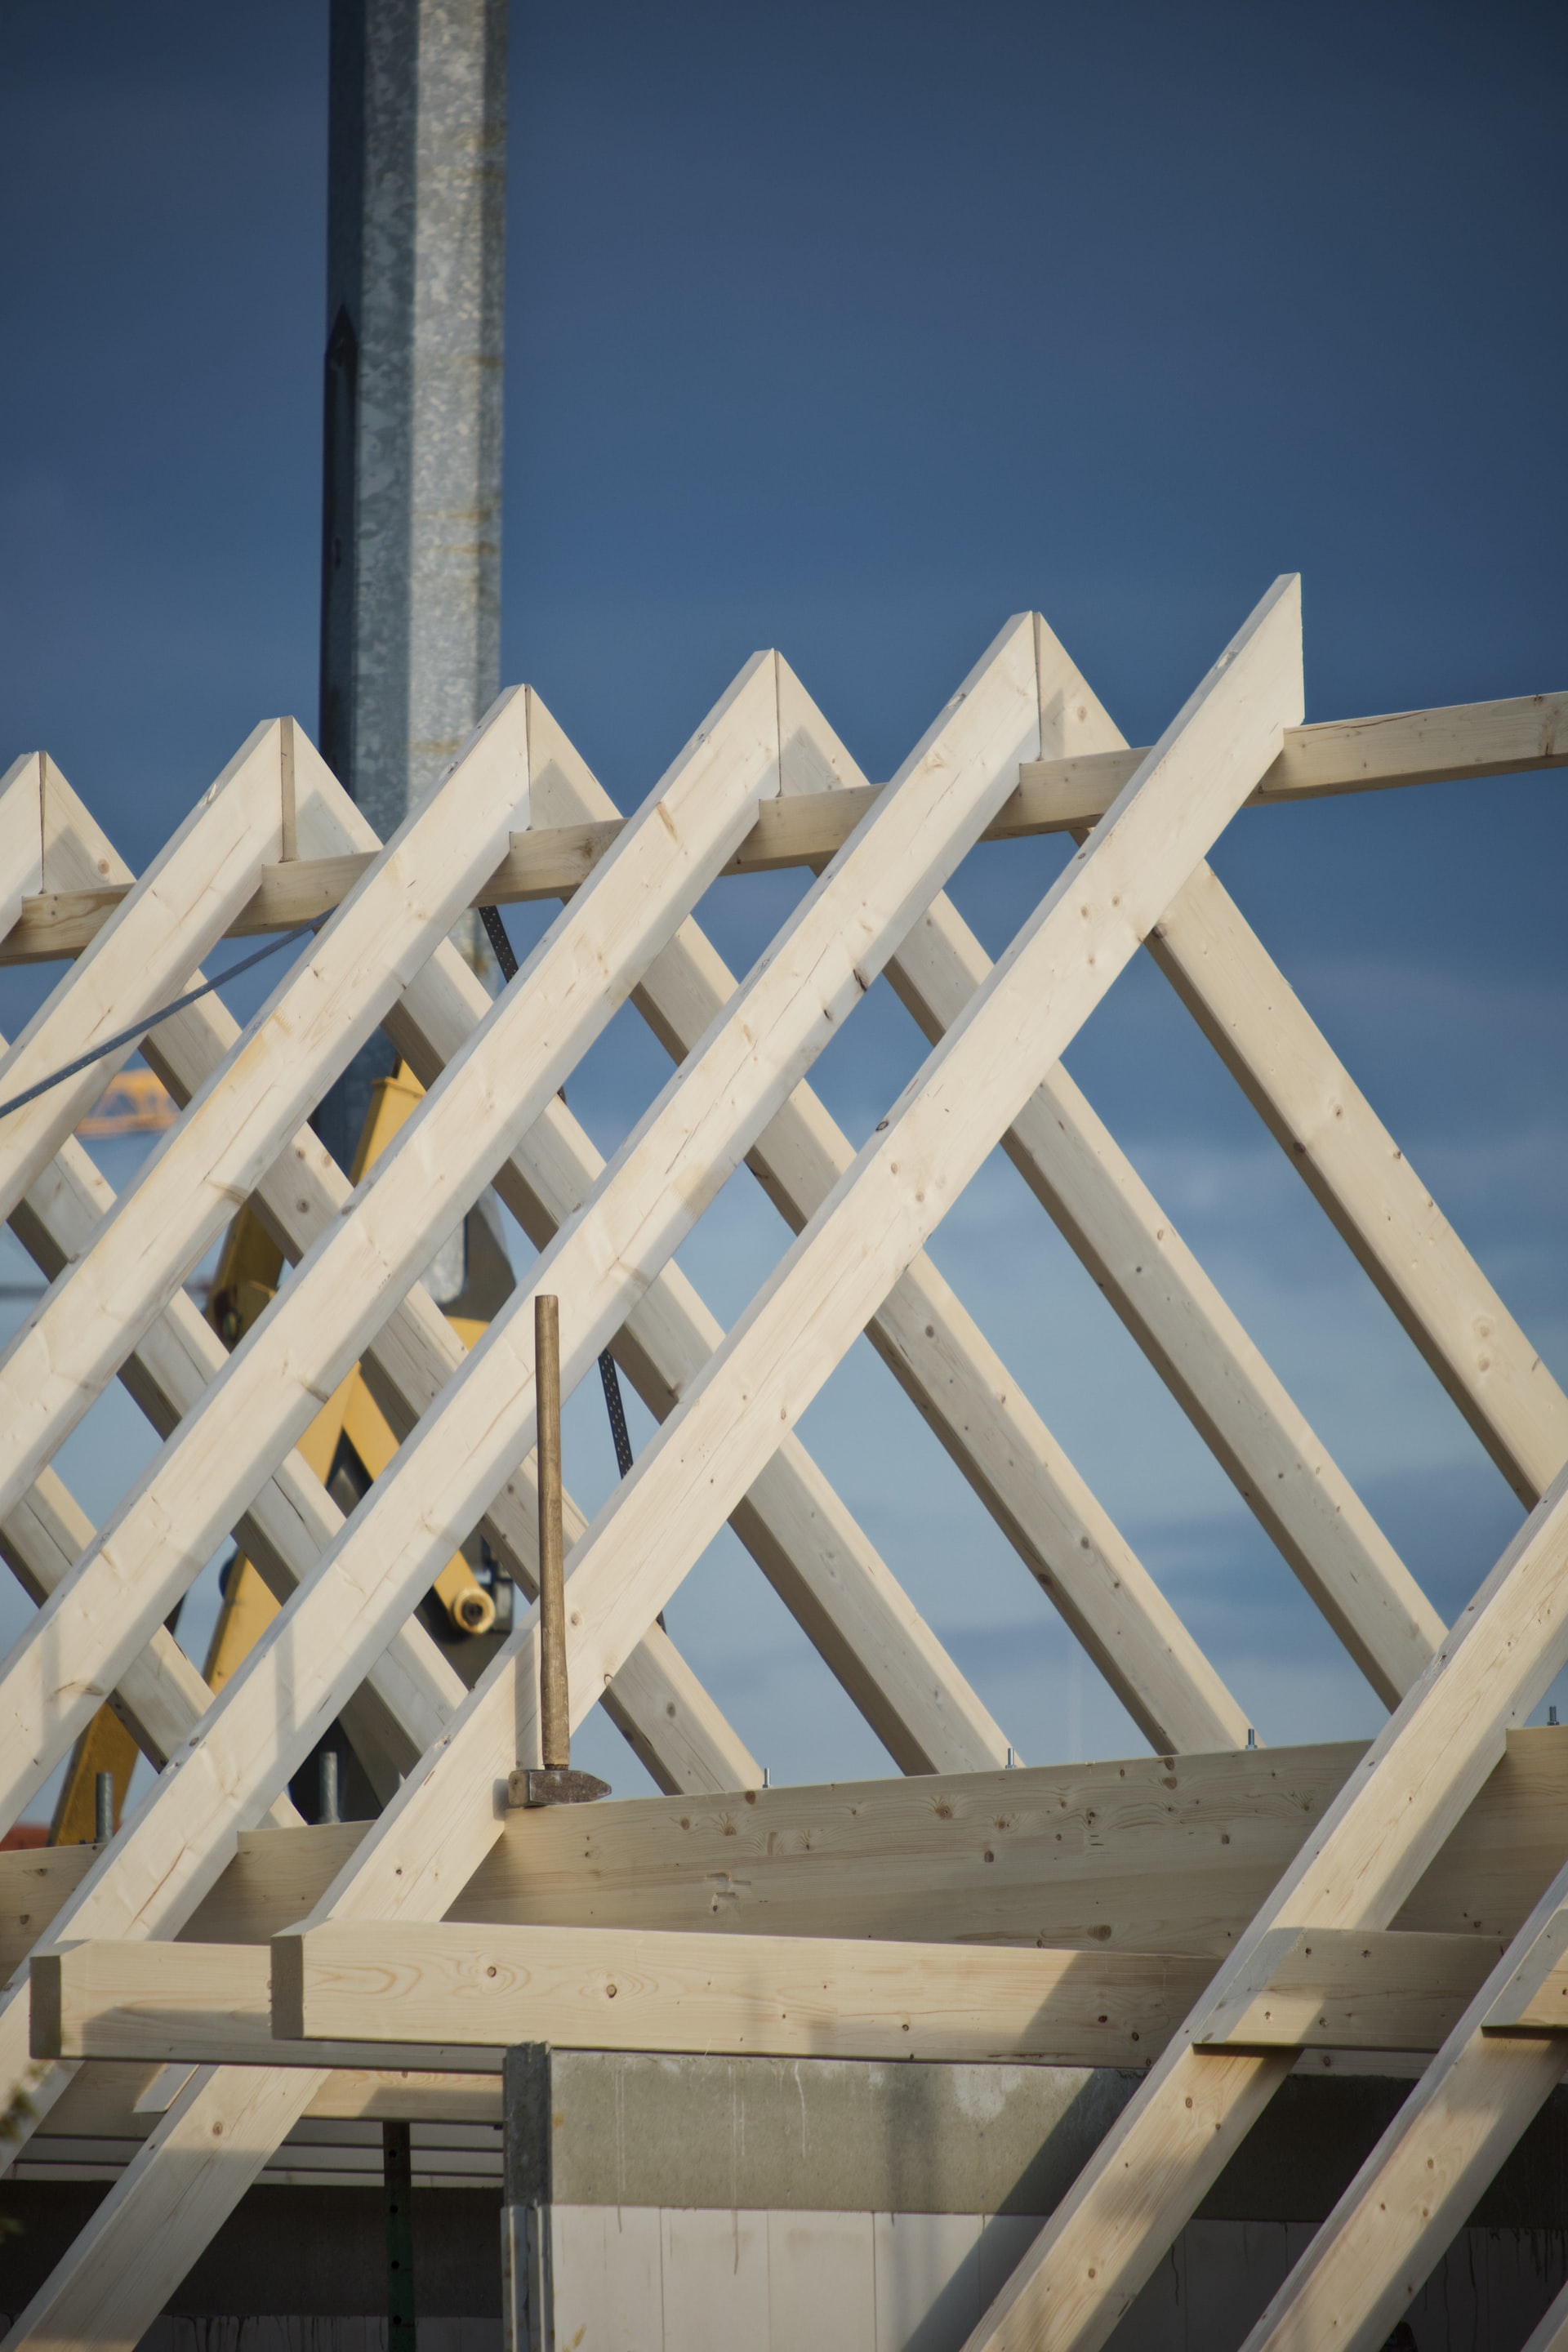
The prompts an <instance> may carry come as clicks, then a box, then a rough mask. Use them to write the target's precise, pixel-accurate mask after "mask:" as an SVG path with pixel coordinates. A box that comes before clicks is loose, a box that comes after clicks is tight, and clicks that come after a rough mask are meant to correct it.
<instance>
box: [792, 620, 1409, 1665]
mask: <svg viewBox="0 0 1568 2352" xmlns="http://www.w3.org/2000/svg"><path fill="white" fill-rule="evenodd" d="M1036 629H1037V669H1038V675H1039V677H1040V680H1041V698H1040V700H1041V717H1040V724H1041V730H1042V737H1043V739H1045V740H1053V738H1054V740H1055V741H1056V742H1057V743H1058V745H1059V746H1060V748H1061V749H1063V750H1064V751H1065V750H1066V748H1067V746H1068V744H1069V743H1070V744H1072V745H1073V746H1074V748H1075V749H1079V748H1080V747H1081V748H1082V749H1084V750H1089V749H1091V748H1092V747H1095V746H1098V745H1100V744H1103V743H1107V742H1111V741H1114V742H1116V743H1118V744H1119V743H1120V742H1121V736H1120V734H1119V733H1118V730H1116V728H1115V726H1114V724H1113V723H1112V721H1111V720H1110V718H1109V717H1108V716H1107V714H1106V713H1105V711H1104V710H1103V709H1102V708H1101V706H1100V703H1099V701H1098V700H1097V698H1095V696H1094V694H1093V692H1092V690H1091V689H1090V688H1089V686H1088V684H1087V683H1086V681H1085V680H1084V678H1083V677H1082V675H1081V673H1080V672H1079V670H1078V668H1077V667H1076V665H1075V664H1074V663H1073V662H1072V661H1071V659H1070V657H1069V656H1068V655H1067V653H1066V652H1065V650H1064V649H1063V648H1062V646H1060V645H1059V644H1058V641H1057V640H1056V638H1055V637H1054V635H1052V633H1051V632H1050V630H1049V629H1048V628H1047V625H1046V624H1045V622H1044V621H1042V620H1040V619H1039V618H1038V617H1037V620H1036ZM819 724H820V722H819ZM816 748H817V751H818V757H819V760H820V761H821V764H822V767H823V769H824V771H825V772H831V773H833V774H836V775H837V776H839V777H841V778H842V779H843V780H844V784H845V787H846V788H847V789H849V790H855V789H857V788H858V780H859V771H858V769H857V768H856V766H855V763H854V761H853V760H852V758H851V757H850V755H849V753H848V752H847V751H846V750H845V748H844V746H843V745H842V744H841V743H839V742H838V740H837V738H836V737H834V738H831V739H827V738H826V737H825V736H821V735H819V739H818V742H817V746H816ZM1116 756H1117V757H1119V758H1126V757H1128V756H1130V755H1127V754H1122V753H1118V754H1117V755H1116ZM1185 897H1186V893H1184V894H1183V899H1184V898H1185ZM1163 928H1164V925H1163V924H1162V925H1161V926H1159V927H1157V931H1156V936H1157V935H1158V931H1159V930H1160V929H1163ZM990 970H991V961H990V959H989V957H988V956H987V955H986V954H985V952H984V949H983V948H982V947H981V945H980V942H979V940H977V939H976V938H975V937H974V934H973V931H972V930H971V929H969V926H968V925H967V924H966V923H965V922H964V920H963V917H962V916H961V915H960V914H959V912H958V910H957V908H955V907H954V906H953V905H952V901H951V899H949V898H947V897H946V896H945V895H944V896H943V897H942V898H937V899H935V900H933V902H932V904H931V906H930V907H929V908H927V910H926V912H925V914H924V915H923V916H922V917H921V920H920V921H919V922H918V923H916V924H915V925H913V926H912V927H911V929H910V933H909V935H908V937H907V938H906V940H904V943H903V945H902V947H901V948H900V951H899V953H898V954H897V955H896V956H895V957H893V958H892V959H891V961H890V962H889V968H888V978H889V982H890V983H891V985H892V987H893V989H894V990H895V992H897V993H898V994H899V996H900V998H901V999H902V1000H903V1002H904V1003H905V1004H906V1005H907V1006H908V1008H909V1010H910V1013H912V1014H913V1015H914V1018H915V1020H916V1021H917V1022H918V1023H919V1024H920V1026H921V1029H922V1030H923V1031H924V1033H925V1034H926V1036H927V1037H928V1038H929V1039H930V1040H931V1043H933V1044H934V1043H935V1042H936V1041H937V1040H938V1039H939V1038H941V1037H942V1036H943V1035H944V1034H946V1032H947V1031H948V1030H949V1029H950V1028H951V1027H952V1024H953V1023H954V1022H955V1021H957V1020H958V1019H959V1018H960V1016H961V1015H962V1013H963V1008H964V1006H965V1005H966V1004H967V1003H969V1001H970V999H971V997H972V996H973V993H974V992H975V990H976V989H977V988H979V987H980V986H981V984H982V983H983V982H984V980H985V978H986V976H987V974H988V973H989V971H990ZM1003 1149H1004V1150H1005V1151H1006V1153H1007V1155H1008V1157H1009V1158H1010V1159H1011V1160H1012V1161H1013V1163H1014V1165H1015V1167H1016V1169H1017V1170H1018V1172H1019V1173H1020V1175H1021V1176H1022V1177H1023V1179H1024V1181H1025V1182H1026V1184H1027V1185H1028V1186H1029V1188H1030V1190H1031V1191H1032V1192H1034V1193H1035V1194H1036V1196H1037V1199H1038V1200H1039V1201H1040V1202H1041V1203H1042V1204H1043V1206H1044V1207H1045V1208H1046V1209H1047V1212H1048V1213H1049V1214H1050V1215H1051V1217H1052V1218H1053V1220H1054V1221H1055V1223H1057V1224H1058V1227H1059V1228H1060V1230H1061V1232H1062V1234H1063V1235H1064V1236H1065V1238H1066V1239H1067V1241H1068V1243H1069V1244H1070V1245H1071V1246H1072V1248H1073V1249H1074V1251H1075V1252H1076V1253H1077V1255H1078V1256H1079V1258H1080V1259H1081V1260H1082V1261H1083V1264H1084V1265H1085V1266H1086V1267H1087V1269H1088V1271H1089V1274H1090V1275H1091V1276H1092V1277H1093V1279H1094V1280H1095V1282H1096V1283H1097V1284H1098V1286H1100V1289H1101V1290H1102V1291H1103V1292H1104V1294H1105V1296H1106V1297H1107V1298H1108V1299H1109V1300H1110V1304H1111V1306H1112V1307H1114V1308H1115V1310H1116V1312H1117V1314H1118V1315H1119V1316H1120V1317H1121V1320H1122V1321H1123V1323H1124V1324H1125V1325H1126V1326H1127V1328H1128V1329H1129V1330H1130V1332H1131V1335H1132V1337H1133V1338H1134V1339H1136V1340H1137V1341H1138V1343H1139V1345H1140V1347H1141V1348H1142V1349H1143V1351H1144V1353H1145V1354H1146V1355H1147V1356H1148V1358H1149V1360H1150V1361H1151V1362H1152V1365H1153V1366H1154V1369H1155V1370H1157V1371H1158V1372H1159V1373H1160V1375H1161V1377H1162V1378H1163V1380H1164V1381H1165V1382H1166V1384H1167V1385H1168V1387H1169V1388H1170V1390H1171V1391H1172V1393H1173V1396H1174V1397H1175V1399H1176V1401H1177V1402H1178V1403H1179V1404H1180V1405H1181V1406H1182V1407H1183V1409H1184V1412H1186V1413H1187V1414H1188V1416H1189V1417H1190V1419H1191V1420H1192V1421H1193V1423H1194V1426H1195V1427H1196V1428H1197V1430H1198V1432H1199V1433H1200V1435H1201V1436H1202V1437H1203V1438H1204V1439H1205V1443H1206V1444H1208V1445H1209V1447H1210V1448H1211V1450H1212V1451H1213V1453H1214V1454H1215V1458H1216V1459H1217V1460H1218V1461H1219V1463H1220V1465H1221V1466H1222V1468H1224V1469H1225V1470H1226V1473H1227V1475H1229V1476H1230V1477H1231V1479H1232V1480H1233V1481H1234V1483H1235V1484H1236V1486H1237V1489H1238V1491H1239V1492H1240V1494H1241V1496H1242V1497H1243V1499H1244V1500H1245V1501H1246V1502H1247V1505H1248V1506H1249V1507H1250V1508H1251V1509H1252V1510H1253V1512H1254V1513H1255V1514H1256V1516H1257V1517H1258V1519H1259V1521H1260V1522H1261V1524H1262V1526H1263V1527H1264V1528H1265V1530H1266V1531H1267V1533H1268V1536H1269V1537H1270V1538H1271V1539H1272V1540H1273V1541H1274V1543H1275V1544H1276V1545H1277V1546H1278V1547H1279V1550H1280V1552H1281V1554H1282V1556H1283V1557H1284V1559H1286V1560H1287V1561H1288V1563H1289V1566H1290V1567H1291V1569H1292V1570H1294V1571H1295V1573H1296V1575H1297V1576H1298V1577H1299V1578H1300V1580H1301V1582H1302V1583H1303V1585H1304V1586H1305V1587H1306V1589H1307V1591H1309V1592H1310V1595H1311V1597H1312V1599H1313V1600H1314V1601H1315V1602H1316V1603H1317V1605H1318V1607H1319V1608H1320V1609H1321V1611H1322V1612H1323V1614H1324V1615H1325V1616H1326V1617H1327V1619H1328V1621H1329V1622H1330V1623H1331V1625H1332V1626H1333V1628H1334V1631H1335V1632H1336V1633H1338V1634H1339V1635H1340V1638H1341V1639H1342V1641H1343V1642H1344V1643H1345V1645H1346V1647H1347V1648H1348V1650H1349V1651H1350V1654H1351V1655H1352V1657H1353V1658H1354V1660H1355V1662H1356V1664H1357V1665H1358V1666H1360V1668H1361V1669H1362V1671H1363V1674H1365V1675H1366V1676H1367V1678H1368V1680H1369V1681H1370V1682H1371V1683H1372V1685H1373V1689H1374V1690H1376V1691H1377V1693H1378V1695H1379V1696H1380V1697H1381V1698H1382V1699H1383V1700H1384V1702H1385V1704H1387V1705H1389V1706H1394V1705H1396V1704H1397V1702H1398V1700H1399V1699H1400V1698H1401V1697H1403V1696H1404V1694H1405V1691H1406V1690H1407V1689H1408V1688H1409V1687H1410V1685H1411V1683H1412V1682H1413V1681H1414V1680H1415V1677H1416V1675H1418V1674H1420V1673H1421V1671H1422V1670H1423V1668H1424V1667H1425V1666H1426V1663H1427V1661H1428V1659H1429V1658H1430V1657H1431V1655H1432V1654H1433V1651H1434V1650H1435V1649H1436V1645H1437V1643H1438V1642H1439V1641H1440V1640H1441V1638H1442V1635H1443V1632H1444V1626H1443V1621H1442V1619H1441V1617H1440V1616H1439V1614H1438V1612H1436V1610H1435V1609H1434V1608H1433V1606H1432V1604H1431V1602H1430V1601H1428V1600H1427V1599H1426V1595H1425V1593H1423V1591H1421V1588H1420V1586H1419V1585H1418V1584H1417V1583H1416V1582H1415V1578H1414V1577H1413V1576H1412V1575H1411V1574H1410V1571H1409V1570H1408V1569H1407V1568H1406V1567H1405V1563H1404V1562H1403V1560H1401V1559H1400V1558H1399V1555H1398V1554H1397V1552H1396V1551H1395V1550H1394V1547H1393V1545H1392V1544H1391V1543H1390V1542H1389V1540H1388V1538H1387V1537H1386V1536H1385V1535H1384V1532H1383V1530H1382V1528H1380V1527H1379V1526H1378V1525H1377V1523H1376V1521H1375V1520H1374V1519H1373V1516H1372V1514H1371V1512H1370V1511H1369V1510H1368V1509H1367V1507H1366V1506H1365V1504H1364V1503H1363V1501H1362V1499H1361V1497H1360V1496H1359V1495H1358V1494H1357V1493H1356V1491H1355V1489H1354V1487H1353V1486H1352V1484H1351V1482H1350V1480H1349V1479H1348V1478H1347V1477H1346V1476H1345V1475H1344V1473H1343V1472H1342V1470H1341V1468H1340V1467H1339V1465H1338V1464H1337V1463H1336V1462H1335V1461H1334V1460H1333V1458H1332V1456H1331V1454H1330V1453H1329V1450H1328V1448H1327V1447H1326V1446H1325V1445H1324V1444H1323V1443H1322V1440H1321V1438H1320V1437H1319V1436H1318V1434H1317V1433H1316V1432H1315V1431H1314V1430H1313V1429H1312V1428H1311V1427H1310V1424H1309V1423H1308V1421H1307V1419H1306V1416H1305V1414H1303V1413H1302V1412H1301V1411H1300V1408H1299V1406H1298V1405H1297V1404H1296V1403H1295V1402H1294V1401H1293V1399H1292V1398H1291V1397H1290V1395H1289V1392H1288V1391H1287V1390H1286V1388H1285V1386H1284V1384H1283V1382H1282V1381H1280V1380H1279V1378H1278V1376H1277V1375H1276V1374H1275V1372H1274V1371H1273V1370H1271V1368H1270V1366H1269V1365H1268V1362H1267V1361H1266V1360H1265V1359H1264V1357H1263V1356H1262V1354H1261V1352H1260V1351H1259V1350H1258V1348H1257V1347H1256V1346H1255V1345H1254V1344H1253V1342H1252V1340H1251V1339H1249V1338H1248V1336H1247V1332H1246V1331H1245V1330H1244V1329H1243V1328H1242V1326H1241V1324H1240V1322H1239V1320H1238V1319H1237V1317H1236V1316H1235V1315H1234V1314H1233V1313H1232V1311H1231V1309H1230V1308H1229V1307H1227V1306H1226V1302H1225V1300H1224V1299H1223V1298H1222V1297H1221V1296H1220V1294H1219V1292H1218V1290H1217V1289H1216V1288H1215V1285H1214V1284H1213V1283H1212V1282H1211V1281H1210V1280H1209V1278H1208V1276H1206V1275H1205V1272H1204V1270H1203V1268H1202V1266H1201V1265H1199V1264H1198V1262H1197V1260H1196V1258H1195V1257H1194V1255H1193V1253H1192V1252H1191V1250H1189V1249H1188V1248H1187V1247H1186V1245H1185V1244H1184V1242H1183V1241H1182V1239H1181V1236H1180V1234H1178V1233H1177V1231H1176V1228H1175V1226H1174V1224H1173V1221H1172V1220H1171V1218H1170V1217H1169V1216H1168V1215H1167V1213H1165V1211H1164V1210H1163V1208H1162V1207H1161V1205H1160V1203H1159V1202H1157V1201H1156V1200H1155V1199H1154V1198H1153V1195H1152V1193H1151V1192H1150V1191H1149V1189H1148V1187H1147V1186H1146V1185H1145V1184H1144V1183H1143V1182H1142V1179H1141V1178H1140V1177H1139V1176H1138V1174H1137V1171H1135V1170H1134V1169H1133V1167H1132V1166H1131V1162H1130V1161H1129V1160H1128V1159H1127V1157H1126V1155H1125V1154H1124V1153H1123V1152H1122V1151H1121V1150H1120V1148H1119V1146H1118V1145H1117V1143H1116V1141H1115V1139H1114V1138H1113V1137H1112V1136H1111V1135H1110V1132H1109V1130H1108V1129H1106V1128H1105V1127H1104V1125H1103V1124H1102V1122H1101V1121H1100V1119H1099V1118H1096V1116H1095V1114H1094V1112H1093V1110H1092V1109H1091V1108H1090V1107H1089V1104H1088V1102H1087V1101H1086V1100H1085V1099H1084V1097H1083V1094H1082V1092H1081V1091H1080V1089H1079V1087H1077V1086H1076V1085H1075V1084H1074V1082H1073V1080H1072V1079H1071V1078H1070V1077H1069V1076H1068V1073H1067V1071H1066V1070H1065V1069H1063V1068H1061V1067H1060V1066H1058V1067H1057V1068H1056V1069H1054V1070H1051V1071H1049V1072H1048V1073H1047V1076H1046V1078H1045V1080H1044V1082H1043V1084H1042V1085H1041V1086H1040V1087H1039V1088H1038V1089H1037V1092H1036V1093H1035V1094H1034V1095H1033V1096H1032V1097H1030V1099H1029V1101H1028V1102H1027V1103H1026V1105H1025V1106H1024V1108H1023V1110H1022V1111H1021V1112H1020V1114H1019V1116H1018V1118H1016V1120H1015V1122H1014V1124H1013V1126H1012V1127H1011V1128H1010V1129H1009V1130H1008V1133H1007V1135H1006V1137H1005V1139H1004V1144H1003ZM786 1213H787V1212H786ZM906 1279H908V1277H906ZM897 1297H898V1294H897V1293H895V1294H894V1297H893V1299H890V1300H889V1305H888V1307H887V1308H885V1309H884V1310H883V1312H884V1315H887V1314H888V1313H889V1309H892V1308H893V1307H894V1305H895V1301H896V1300H897ZM910 1322H911V1318H910V1317H908V1316H905V1317H903V1318H900V1328H898V1329H897V1333H896V1336H895V1335H893V1334H889V1339H891V1344H890V1345H884V1346H883V1347H882V1352H883V1354H884V1356H885V1358H886V1360H887V1361H888V1362H889V1364H890V1365H891V1367H892V1369H893V1370H894V1372H895V1374H896V1375H897V1376H899V1377H900V1378H903V1377H905V1374H904V1371H903V1366H904V1365H905V1364H907V1363H908V1362H909V1361H910V1357H911V1355H912V1354H913V1352H914V1340H915V1334H916V1333H918V1331H919V1330H920V1329H921V1328H922V1327H921V1324H920V1322H919V1319H918V1318H914V1326H915V1328H914V1331H911V1329H910ZM871 1332H872V1337H873V1340H874V1342H875V1341H876V1339H877V1335H878V1332H879V1325H878V1324H873V1326H872V1327H871ZM945 1442H947V1441H946V1439H945V1438H944V1443H945ZM1011 1459H1012V1457H1011V1455H1010V1453H1009V1452H1008V1451H1007V1450H1006V1449H1004V1451H1003V1453H1002V1455H1001V1458H1000V1460H998V1459H997V1457H996V1456H995V1454H990V1455H989V1456H987V1457H985V1458H984V1459H983V1460H982V1461H981V1462H980V1463H979V1464H977V1465H976V1468H977V1470H978V1472H979V1475H981V1477H982V1478H983V1479H985V1480H987V1481H988V1482H994V1484H995V1488H996V1494H997V1500H998V1502H999V1503H1000V1505H1001V1508H1002V1512H1003V1514H1004V1515H1005V1517H1016V1518H1018V1519H1019V1520H1023V1518H1024V1514H1023V1513H1022V1512H1021V1511H1020V1510H1019V1508H1018V1504H1017V1502H1016V1498H1015V1496H1013V1495H1012V1494H1010V1493H1009V1491H1008V1484H1009V1482H1008V1480H1007V1475H1006V1474H1007V1470H1008V1468H1009V1466H1010V1465H1011ZM972 1475H973V1473H972ZM1069 1622H1070V1620H1069ZM1075 1630H1076V1628H1075Z"/></svg>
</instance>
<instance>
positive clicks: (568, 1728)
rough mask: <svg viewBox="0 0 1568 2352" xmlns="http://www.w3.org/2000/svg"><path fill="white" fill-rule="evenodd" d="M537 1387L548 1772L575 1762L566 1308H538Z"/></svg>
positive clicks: (547, 1304) (544, 1304) (543, 1726)
mask: <svg viewBox="0 0 1568 2352" xmlns="http://www.w3.org/2000/svg"><path fill="white" fill-rule="evenodd" d="M533 1368H534V1369H533V1384H534V1395H535V1397H536V1399H537V1402H538V1420H539V1454H538V1466H539V1728H540V1742H541V1749H542V1755H543V1759H544V1769H545V1770H546V1771H547V1772H564V1771H567V1770H568V1769H570V1767H571V1762H572V1715H571V1709H570V1707H569V1706H568V1704H567V1697H566V1583H565V1567H564V1561H565V1549H564V1544H563V1537H562V1524H561V1306H560V1301H559V1300H558V1299H555V1298H548V1297H539V1298H536V1299H535V1300H534V1302H533Z"/></svg>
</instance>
